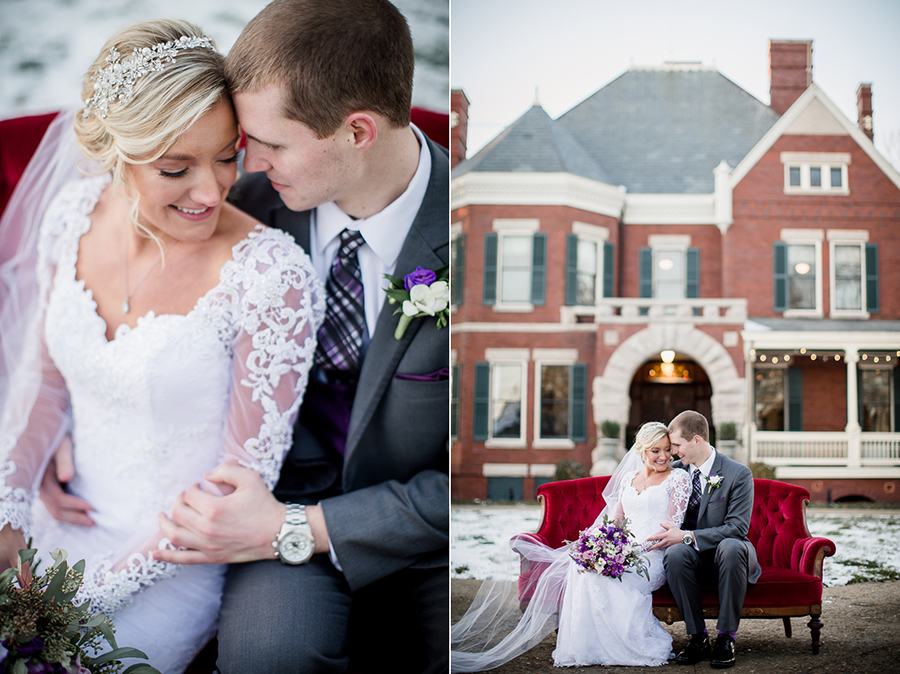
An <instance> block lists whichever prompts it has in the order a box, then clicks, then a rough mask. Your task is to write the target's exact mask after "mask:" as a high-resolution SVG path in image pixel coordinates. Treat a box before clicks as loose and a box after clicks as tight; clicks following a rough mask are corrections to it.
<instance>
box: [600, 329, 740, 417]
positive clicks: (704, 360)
mask: <svg viewBox="0 0 900 674" xmlns="http://www.w3.org/2000/svg"><path fill="white" fill-rule="evenodd" d="M665 349H671V350H673V351H677V352H678V353H680V354H684V355H685V356H689V357H690V358H692V359H693V360H694V361H696V363H697V364H698V365H700V367H702V368H703V369H704V370H705V372H706V374H707V376H708V377H709V381H710V383H711V385H712V397H711V405H712V417H713V418H712V419H710V421H711V423H712V424H713V425H715V426H718V425H719V424H721V423H723V422H726V421H732V422H734V423H735V424H737V425H738V426H739V427H740V426H741V425H742V424H743V422H744V417H745V409H746V407H745V405H746V400H745V399H746V393H745V388H744V378H743V377H741V376H739V375H738V371H737V368H736V367H735V365H734V361H733V360H732V358H731V356H730V355H729V354H728V352H727V351H726V350H725V347H723V346H722V345H721V344H720V343H719V342H718V341H716V340H715V339H714V338H712V337H710V336H709V335H708V334H706V333H705V332H703V331H701V330H698V329H696V328H695V327H694V326H692V325H690V324H677V323H659V324H655V325H650V326H648V327H647V328H646V329H645V330H641V331H640V332H638V333H636V334H634V335H632V336H631V337H629V338H628V339H626V340H625V341H624V342H622V343H621V344H620V345H619V347H618V348H617V349H616V350H615V352H614V353H613V354H612V356H610V359H609V361H608V362H607V364H606V368H605V369H604V370H603V374H602V375H600V376H598V377H594V381H593V387H592V394H593V395H592V401H591V403H592V409H593V413H594V420H595V421H596V422H597V424H598V425H599V423H600V422H601V421H604V420H606V419H610V420H612V421H616V422H618V423H619V425H620V426H621V427H622V428H623V429H624V428H625V427H626V426H627V425H628V419H629V412H630V411H631V397H630V394H629V388H630V385H631V381H632V378H633V377H634V374H635V372H636V371H637V370H638V368H639V367H641V365H642V364H643V363H644V362H645V361H646V360H648V359H651V358H653V357H656V356H657V355H658V354H659V352H660V351H663V350H665Z"/></svg>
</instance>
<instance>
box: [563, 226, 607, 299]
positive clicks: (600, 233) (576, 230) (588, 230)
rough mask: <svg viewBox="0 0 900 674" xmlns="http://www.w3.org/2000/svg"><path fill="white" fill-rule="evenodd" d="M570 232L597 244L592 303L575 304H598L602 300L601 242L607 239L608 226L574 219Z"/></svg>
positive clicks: (602, 260)
mask: <svg viewBox="0 0 900 674" xmlns="http://www.w3.org/2000/svg"><path fill="white" fill-rule="evenodd" d="M572 234H574V235H575V236H577V237H578V239H579V240H581V241H590V242H591V243H594V244H596V246H597V260H596V262H597V273H596V275H595V276H594V304H593V305H590V304H577V305H575V306H578V307H588V306H595V307H597V306H600V304H601V301H602V300H603V275H604V273H605V269H604V268H603V265H604V261H605V259H606V256H605V255H604V252H603V250H604V249H603V244H605V243H606V242H607V241H609V228H608V227H602V226H601V225H589V224H588V223H586V222H579V221H578V220H575V221H574V222H572Z"/></svg>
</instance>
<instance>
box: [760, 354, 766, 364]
mask: <svg viewBox="0 0 900 674" xmlns="http://www.w3.org/2000/svg"><path fill="white" fill-rule="evenodd" d="M759 360H760V362H761V363H765V362H766V354H763V355H761V356H760V357H759Z"/></svg>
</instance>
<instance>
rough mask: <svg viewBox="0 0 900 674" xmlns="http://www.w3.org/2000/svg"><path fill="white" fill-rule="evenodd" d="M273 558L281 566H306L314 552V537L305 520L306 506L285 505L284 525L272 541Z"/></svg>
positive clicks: (297, 504)
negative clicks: (275, 558) (279, 561)
mask: <svg viewBox="0 0 900 674" xmlns="http://www.w3.org/2000/svg"><path fill="white" fill-rule="evenodd" d="M272 547H273V548H275V557H277V558H278V559H279V560H281V562H282V564H291V565H297V564H306V563H307V562H308V561H309V560H310V559H311V558H312V556H313V553H314V552H315V547H316V544H315V537H314V536H313V533H312V528H311V527H310V526H309V522H308V521H307V519H306V506H305V505H300V504H299V503H285V509H284V523H283V524H282V525H281V530H280V531H279V532H278V535H277V536H275V540H274V541H272Z"/></svg>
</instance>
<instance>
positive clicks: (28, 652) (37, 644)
mask: <svg viewBox="0 0 900 674" xmlns="http://www.w3.org/2000/svg"><path fill="white" fill-rule="evenodd" d="M15 647H16V651H18V653H19V656H20V657H25V658H27V657H30V656H32V655H37V654H38V653H42V652H43V651H44V640H43V639H41V638H40V637H35V638H34V639H32V640H31V641H26V642H25V643H24V644H15Z"/></svg>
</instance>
